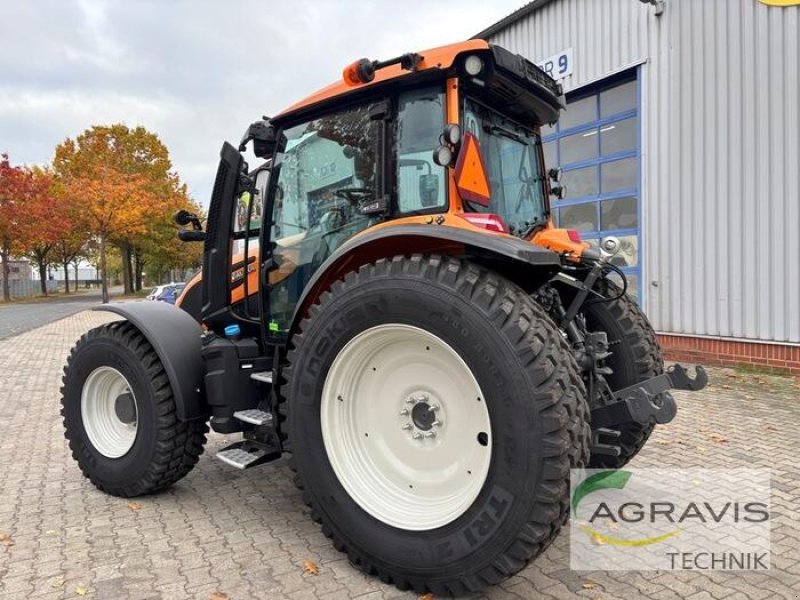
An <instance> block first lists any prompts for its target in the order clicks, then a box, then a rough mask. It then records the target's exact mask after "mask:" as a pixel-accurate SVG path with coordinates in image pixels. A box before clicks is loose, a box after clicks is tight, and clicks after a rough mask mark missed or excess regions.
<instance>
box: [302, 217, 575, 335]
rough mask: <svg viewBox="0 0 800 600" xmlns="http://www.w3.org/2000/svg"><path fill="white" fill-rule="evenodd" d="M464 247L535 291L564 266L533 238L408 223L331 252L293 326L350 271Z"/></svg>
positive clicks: (310, 285) (308, 288) (305, 293)
mask: <svg viewBox="0 0 800 600" xmlns="http://www.w3.org/2000/svg"><path fill="white" fill-rule="evenodd" d="M454 246H455V247H463V255H464V256H466V257H468V258H470V259H471V260H474V261H475V262H478V263H480V264H483V265H484V266H487V267H489V268H491V269H493V270H494V271H496V272H498V273H499V274H501V275H503V276H504V277H507V278H508V279H511V280H512V281H514V282H515V283H516V284H517V285H519V286H520V287H522V288H523V289H525V290H526V291H529V292H530V291H533V290H535V289H537V288H538V287H539V286H541V285H542V284H543V283H545V282H547V281H549V280H550V278H551V277H552V276H553V275H554V274H555V273H556V272H558V271H559V270H561V257H560V256H559V255H558V253H556V252H553V251H552V250H548V249H547V248H542V247H541V246H536V245H534V244H531V243H530V242H528V241H526V240H523V239H519V238H514V237H509V236H504V235H493V234H491V233H488V232H483V231H474V230H471V229H466V228H461V227H451V226H448V225H436V224H430V225H423V224H404V225H392V226H390V227H382V228H379V229H375V230H374V231H369V230H367V231H366V232H364V233H362V234H360V235H357V236H355V237H353V238H351V239H350V240H348V241H347V242H345V243H344V244H342V245H341V246H340V247H339V248H337V249H336V251H335V252H333V254H331V255H330V256H329V257H328V258H327V259H326V260H325V261H324V262H323V263H322V265H320V267H319V268H318V269H317V270H316V271H315V272H314V275H312V277H311V280H310V281H309V282H308V284H307V285H306V286H305V289H304V290H303V294H302V296H301V297H300V299H299V301H298V303H297V308H296V309H295V313H294V317H293V319H292V326H293V330H294V328H295V327H296V325H297V324H298V323H299V320H300V319H301V318H302V316H303V315H304V314H305V311H306V310H307V307H308V306H309V305H310V304H311V303H312V302H313V301H314V300H315V299H316V298H317V296H318V295H319V294H320V293H322V292H323V291H324V290H325V289H327V287H328V286H330V285H331V284H332V283H333V281H335V280H336V279H338V278H340V277H342V276H343V274H344V273H346V272H347V271H351V270H354V269H357V268H358V267H360V266H362V265H365V264H367V263H370V262H374V261H376V260H379V259H381V258H389V257H391V256H394V255H397V254H407V255H410V254H419V253H437V252H441V251H442V250H444V251H445V252H446V251H447V250H448V249H452V248H453V247H454Z"/></svg>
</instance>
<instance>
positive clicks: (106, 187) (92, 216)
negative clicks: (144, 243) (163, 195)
mask: <svg viewBox="0 0 800 600" xmlns="http://www.w3.org/2000/svg"><path fill="white" fill-rule="evenodd" d="M64 186H65V190H66V193H67V194H69V195H70V196H72V197H73V198H75V197H80V198H82V199H83V207H84V208H83V211H84V212H83V214H84V218H85V219H86V223H87V226H88V228H89V231H91V233H92V235H94V236H95V238H96V240H97V244H98V252H99V256H100V259H99V262H100V272H101V284H102V294H103V302H108V261H107V251H108V245H109V243H110V241H111V240H115V239H122V238H125V237H128V236H134V235H137V234H139V233H142V232H143V231H144V221H145V215H146V214H147V213H148V210H149V206H150V204H151V198H150V196H149V194H150V192H149V190H148V182H147V180H146V179H145V178H144V177H142V176H140V175H132V174H126V173H121V172H119V171H116V170H115V169H113V168H112V167H103V166H99V167H95V168H93V169H92V170H91V171H86V173H85V174H84V175H83V176H71V177H69V178H68V179H66V180H65V182H64ZM123 266H124V265H123Z"/></svg>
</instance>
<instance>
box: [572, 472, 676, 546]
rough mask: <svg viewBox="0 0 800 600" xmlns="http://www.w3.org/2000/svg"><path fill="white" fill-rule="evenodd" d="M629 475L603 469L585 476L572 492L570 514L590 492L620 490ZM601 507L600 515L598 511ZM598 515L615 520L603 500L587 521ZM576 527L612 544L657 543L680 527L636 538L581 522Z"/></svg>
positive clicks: (639, 544) (574, 513)
mask: <svg viewBox="0 0 800 600" xmlns="http://www.w3.org/2000/svg"><path fill="white" fill-rule="evenodd" d="M631 475H632V474H631V472H630V471H621V470H620V471H603V472H601V473H595V474H594V475H592V476H590V477H587V478H586V479H584V480H583V481H582V482H581V483H580V484H579V485H578V487H577V488H575V491H574V492H573V494H572V514H573V515H574V516H576V517H577V516H578V506H579V505H580V503H581V500H583V499H584V498H585V497H586V496H588V495H589V494H591V493H592V492H596V491H598V490H607V489H618V490H621V489H623V488H624V487H625V485H626V484H627V483H628V480H629V479H630V478H631ZM628 504H630V503H628ZM623 506H624V505H623ZM601 509H603V512H602V515H601V512H600V511H601ZM600 516H607V517H610V518H611V519H612V520H614V521H615V522H616V520H615V519H614V515H613V512H612V511H611V510H610V509H609V507H608V505H607V504H606V503H605V502H602V503H600V505H599V506H598V507H597V509H595V511H594V512H593V513H592V516H591V517H589V523H593V522H594V520H595V519H596V518H598V517H600ZM622 520H624V519H622ZM578 527H580V528H581V529H582V530H583V531H585V532H586V533H587V534H588V535H589V536H591V538H592V539H593V540H596V541H599V542H601V543H603V544H612V545H614V546H647V545H648V544H657V543H658V542H663V541H664V540H666V539H669V538H671V537H672V536H673V535H677V534H678V533H680V529H675V530H673V531H669V532H667V533H664V534H662V535H657V536H652V537H645V538H638V539H625V538H621V537H616V536H612V535H608V534H605V533H601V532H599V531H597V530H596V529H593V528H592V527H589V526H588V525H586V524H583V523H579V524H578Z"/></svg>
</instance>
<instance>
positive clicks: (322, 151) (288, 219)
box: [269, 105, 381, 334]
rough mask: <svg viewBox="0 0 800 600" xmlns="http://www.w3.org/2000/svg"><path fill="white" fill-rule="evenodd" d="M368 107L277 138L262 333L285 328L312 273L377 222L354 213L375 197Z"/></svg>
mask: <svg viewBox="0 0 800 600" xmlns="http://www.w3.org/2000/svg"><path fill="white" fill-rule="evenodd" d="M371 109H372V106H371V105H366V106H361V107H358V108H354V109H350V110H345V111H342V112H338V113H335V114H332V115H328V116H325V117H321V118H319V119H315V120H313V121H310V122H308V123H304V124H302V125H297V126H295V127H292V128H291V129H287V130H285V131H284V132H283V135H284V140H283V150H282V152H281V153H279V154H278V156H277V157H276V159H275V164H274V166H273V171H272V178H273V179H275V183H274V188H273V191H272V194H273V195H272V223H273V224H272V228H271V231H270V240H271V241H273V242H275V248H274V250H273V258H274V259H275V263H276V268H275V269H274V270H273V271H272V272H271V273H270V284H271V285H272V289H271V290H270V293H269V313H270V317H271V321H270V323H269V327H270V330H271V332H272V333H274V334H279V333H282V332H285V331H286V330H287V329H288V327H290V324H291V319H292V316H293V314H294V309H295V306H296V304H297V302H298V300H299V299H300V296H301V294H302V292H303V290H304V289H305V286H306V285H307V284H308V282H309V280H310V279H311V277H312V275H313V274H314V272H315V271H316V270H317V269H318V268H319V267H320V265H322V263H323V262H324V261H325V260H326V259H327V258H328V257H329V256H331V254H333V252H334V251H335V250H336V249H337V248H338V247H339V246H341V245H342V244H343V243H344V242H346V241H347V240H348V239H350V238H351V237H353V236H354V235H355V234H356V233H358V232H359V231H361V230H362V229H364V228H366V227H369V226H370V225H371V224H373V223H374V222H375V221H376V220H377V218H378V217H376V216H374V215H370V214H363V213H362V212H361V210H360V208H362V207H364V206H365V205H367V204H369V203H370V202H371V201H374V200H375V198H376V197H378V196H379V195H380V191H379V190H377V189H376V186H377V184H378V182H379V181H380V177H379V173H378V164H379V162H380V161H379V160H378V157H377V156H376V155H377V152H378V141H379V135H378V127H380V126H381V125H380V122H379V121H376V120H372V119H370V110H371Z"/></svg>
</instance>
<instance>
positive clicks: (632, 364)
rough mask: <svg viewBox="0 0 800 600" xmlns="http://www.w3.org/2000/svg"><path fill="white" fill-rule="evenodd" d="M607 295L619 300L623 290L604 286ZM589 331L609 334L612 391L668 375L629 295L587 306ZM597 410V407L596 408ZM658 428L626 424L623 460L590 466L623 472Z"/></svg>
mask: <svg viewBox="0 0 800 600" xmlns="http://www.w3.org/2000/svg"><path fill="white" fill-rule="evenodd" d="M604 284H605V285H606V286H607V289H605V290H603V293H604V294H605V295H606V296H609V297H612V298H613V297H615V296H619V294H620V293H621V291H622V290H621V288H619V287H618V286H617V285H615V284H614V283H612V282H608V281H606V282H604ZM583 313H584V315H585V317H586V329H587V330H588V331H605V332H606V334H607V336H608V344H609V351H611V352H612V354H611V356H610V357H608V358H607V359H606V361H605V362H606V365H607V366H609V367H611V369H612V370H613V374H611V375H607V376H606V379H607V381H608V384H609V386H610V387H611V390H612V391H616V390H621V389H623V388H626V387H628V386H631V385H634V384H636V383H639V382H640V381H644V380H645V379H650V378H651V377H655V376H656V375H660V374H661V373H663V372H664V359H663V357H662V356H661V349H660V347H659V345H658V339H657V338H656V334H655V331H653V327H652V326H651V325H650V322H649V321H648V320H647V317H646V316H645V315H644V313H643V312H642V310H641V309H640V308H639V306H638V305H637V304H636V302H634V301H633V300H632V299H631V298H630V297H628V296H627V295H625V296H622V297H620V298H617V299H615V300H610V301H608V302H596V303H592V304H587V305H585V307H584V308H583ZM592 408H594V406H593V407H592ZM654 427H655V425H652V424H648V425H643V424H641V423H634V422H629V423H622V424H621V425H619V426H618V427H615V429H618V430H619V431H620V434H621V435H620V437H619V438H618V439H617V440H616V442H615V443H617V444H619V446H620V448H621V450H622V452H621V454H620V455H619V456H609V455H603V454H593V455H592V456H591V459H590V460H589V466H590V467H591V468H596V469H619V468H622V467H623V466H625V465H626V464H627V463H628V462H630V460H631V459H632V458H633V457H634V456H636V454H638V453H639V451H640V450H641V449H642V448H643V447H644V445H645V443H646V442H647V439H648V438H649V437H650V434H651V433H652V432H653V428H654Z"/></svg>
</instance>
